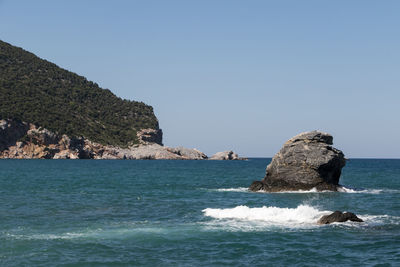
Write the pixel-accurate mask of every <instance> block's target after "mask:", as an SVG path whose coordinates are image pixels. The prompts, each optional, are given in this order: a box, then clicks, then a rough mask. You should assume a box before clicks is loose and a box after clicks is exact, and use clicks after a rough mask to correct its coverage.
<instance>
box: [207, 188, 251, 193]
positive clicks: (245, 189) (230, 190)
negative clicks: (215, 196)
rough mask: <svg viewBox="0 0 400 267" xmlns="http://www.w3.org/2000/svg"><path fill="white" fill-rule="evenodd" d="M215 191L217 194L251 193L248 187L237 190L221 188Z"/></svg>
mask: <svg viewBox="0 0 400 267" xmlns="http://www.w3.org/2000/svg"><path fill="white" fill-rule="evenodd" d="M213 191H217V192H249V189H248V188H247V187H237V188H219V189H213Z"/></svg>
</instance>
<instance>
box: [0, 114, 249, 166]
mask: <svg viewBox="0 0 400 267" xmlns="http://www.w3.org/2000/svg"><path fill="white" fill-rule="evenodd" d="M137 138H138V140H139V144H135V145H130V146H127V147H118V146H110V145H102V144H99V143H95V142H92V141H90V140H89V139H87V138H84V137H75V138H71V137H69V136H67V135H65V134H64V135H57V134H56V133H53V132H51V131H49V130H47V129H45V128H41V127H37V126H36V125H34V124H32V123H27V122H20V121H17V120H11V119H8V120H0V158H3V159H4V158H8V159H132V160H140V159H169V160H206V159H209V158H208V156H207V155H206V154H204V153H203V152H201V151H199V150H197V149H190V148H185V147H176V148H173V147H167V146H164V145H163V143H162V130H161V129H142V130H140V131H138V132H137ZM216 155H217V156H215V155H214V156H212V157H211V158H210V159H213V160H239V159H242V158H239V157H238V156H237V154H236V153H234V152H232V151H227V152H219V153H217V154H216Z"/></svg>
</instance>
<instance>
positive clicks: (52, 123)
mask: <svg viewBox="0 0 400 267" xmlns="http://www.w3.org/2000/svg"><path fill="white" fill-rule="evenodd" d="M0 119H17V120H21V121H25V122H30V123H33V124H36V125H37V126H41V127H44V128H47V129H49V130H51V131H53V132H56V133H58V134H67V135H68V136H70V137H79V136H84V137H86V138H88V139H89V140H91V141H94V142H98V143H101V144H110V145H120V146H125V145H127V144H128V143H137V138H136V132H137V131H138V130H139V129H144V128H152V129H158V127H159V126H158V120H157V118H156V117H155V115H154V112H153V108H152V107H151V106H148V105H146V104H144V103H142V102H136V101H129V100H123V99H121V98H119V97H117V96H115V95H114V94H113V93H112V92H111V91H110V90H107V89H102V88H100V87H99V86H98V85H97V84H96V83H93V82H91V81H88V80H87V79H86V78H85V77H82V76H79V75H77V74H75V73H72V72H70V71H67V70H65V69H62V68H60V67H58V66H57V65H55V64H53V63H51V62H48V61H46V60H43V59H40V58H39V57H37V56H35V55H34V54H32V53H30V52H27V51H25V50H23V49H21V48H18V47H15V46H12V45H10V44H8V43H6V42H3V41H0Z"/></svg>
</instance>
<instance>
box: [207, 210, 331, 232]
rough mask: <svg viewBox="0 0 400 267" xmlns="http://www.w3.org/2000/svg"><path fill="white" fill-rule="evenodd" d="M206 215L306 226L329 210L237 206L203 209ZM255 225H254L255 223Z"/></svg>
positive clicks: (278, 224) (260, 224)
mask: <svg viewBox="0 0 400 267" xmlns="http://www.w3.org/2000/svg"><path fill="white" fill-rule="evenodd" d="M203 213H204V215H205V216H208V217H212V218H214V219H217V220H224V219H233V220H236V221H238V222H244V223H246V222H256V223H258V224H259V226H279V227H281V226H284V227H285V226H287V227H304V226H312V225H315V224H316V222H317V220H318V219H319V218H320V217H321V216H323V215H326V214H329V213H330V212H329V211H322V210H319V209H317V208H315V207H312V206H308V205H299V206H298V207H296V208H278V207H266V206H263V207H261V208H250V207H247V206H237V207H234V208H228V209H212V208H207V209H204V210H203ZM253 226H254V225H253Z"/></svg>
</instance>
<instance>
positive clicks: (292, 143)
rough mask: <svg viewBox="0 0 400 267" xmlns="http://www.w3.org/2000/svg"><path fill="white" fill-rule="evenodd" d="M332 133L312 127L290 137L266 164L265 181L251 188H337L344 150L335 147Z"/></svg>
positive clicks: (342, 165)
mask: <svg viewBox="0 0 400 267" xmlns="http://www.w3.org/2000/svg"><path fill="white" fill-rule="evenodd" d="M332 141H333V138H332V136H331V135H330V134H327V133H323V132H319V131H312V132H306V133H301V134H299V135H296V136H295V137H293V138H291V139H290V140H288V141H287V142H286V143H285V144H284V145H283V147H282V149H281V150H280V151H279V152H278V153H277V154H276V155H275V156H274V157H273V158H272V161H271V163H270V164H269V165H268V166H267V171H266V176H265V178H264V179H263V180H262V181H255V182H253V183H252V185H251V186H250V188H249V189H250V190H251V191H260V190H263V191H267V192H278V191H292V190H310V189H312V188H316V189H317V190H318V191H322V190H331V191H337V188H338V185H339V178H340V174H341V170H342V168H343V167H344V165H345V158H344V155H343V153H342V151H340V150H338V149H336V148H333V147H332V146H331V145H332Z"/></svg>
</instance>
